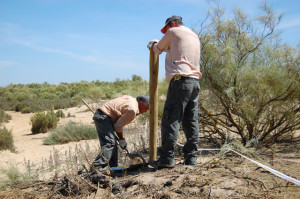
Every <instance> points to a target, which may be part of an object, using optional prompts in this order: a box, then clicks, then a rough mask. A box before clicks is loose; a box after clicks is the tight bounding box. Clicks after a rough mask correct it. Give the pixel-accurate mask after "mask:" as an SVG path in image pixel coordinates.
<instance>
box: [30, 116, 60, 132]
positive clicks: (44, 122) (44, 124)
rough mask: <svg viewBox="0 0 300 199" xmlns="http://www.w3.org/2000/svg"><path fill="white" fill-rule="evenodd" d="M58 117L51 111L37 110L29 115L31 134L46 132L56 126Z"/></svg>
mask: <svg viewBox="0 0 300 199" xmlns="http://www.w3.org/2000/svg"><path fill="white" fill-rule="evenodd" d="M58 121H59V118H58V117H56V115H55V114H54V113H53V111H48V112H47V113H44V112H38V113H36V114H34V115H33V116H31V117H30V124H31V125H32V127H31V132H32V133H33V134H37V133H46V132H47V131H48V130H49V129H53V128H56V126H57V122H58Z"/></svg>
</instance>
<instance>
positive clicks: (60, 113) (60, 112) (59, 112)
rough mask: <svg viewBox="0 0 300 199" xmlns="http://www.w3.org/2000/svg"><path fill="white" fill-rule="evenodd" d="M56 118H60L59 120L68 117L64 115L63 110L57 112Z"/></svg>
mask: <svg viewBox="0 0 300 199" xmlns="http://www.w3.org/2000/svg"><path fill="white" fill-rule="evenodd" d="M55 116H56V117H58V118H65V117H66V115H65V114H64V112H63V111H62V110H58V111H56V113H55Z"/></svg>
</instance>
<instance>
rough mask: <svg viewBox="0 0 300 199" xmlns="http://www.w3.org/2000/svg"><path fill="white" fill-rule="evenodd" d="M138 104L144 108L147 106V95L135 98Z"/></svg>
mask: <svg viewBox="0 0 300 199" xmlns="http://www.w3.org/2000/svg"><path fill="white" fill-rule="evenodd" d="M136 100H137V101H138V102H142V103H143V104H144V105H145V106H147V105H149V101H150V100H149V96H148V95H140V96H138V97H137V98H136Z"/></svg>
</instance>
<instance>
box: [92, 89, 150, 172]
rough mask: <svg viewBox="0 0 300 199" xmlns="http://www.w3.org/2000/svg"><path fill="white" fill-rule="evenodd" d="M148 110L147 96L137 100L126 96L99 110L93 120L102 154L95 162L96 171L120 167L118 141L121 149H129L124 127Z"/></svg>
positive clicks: (108, 103) (107, 103)
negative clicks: (107, 167)
mask: <svg viewBox="0 0 300 199" xmlns="http://www.w3.org/2000/svg"><path fill="white" fill-rule="evenodd" d="M148 110H149V96H146V95H141V96H138V97H137V98H134V97H131V96H129V95H124V96H122V97H119V98H115V99H113V100H110V101H108V102H106V103H105V104H104V105H102V106H101V107H100V108H98V109H97V111H96V113H95V114H94V117H93V120H94V121H95V125H96V129H97V132H98V137H99V141H100V145H101V152H100V153H99V155H98V156H97V157H96V159H95V160H94V162H93V166H94V167H95V169H98V170H101V169H102V168H104V167H106V166H108V165H109V166H110V167H117V166H118V144H117V139H118V140H119V145H120V147H121V148H126V147H127V142H126V140H125V138H124V137H123V126H125V125H127V124H129V123H130V122H131V121H132V120H133V119H134V118H135V117H136V116H137V115H139V114H142V113H145V112H147V111H148ZM114 131H115V132H116V133H117V135H118V137H117V136H116V135H115V133H114Z"/></svg>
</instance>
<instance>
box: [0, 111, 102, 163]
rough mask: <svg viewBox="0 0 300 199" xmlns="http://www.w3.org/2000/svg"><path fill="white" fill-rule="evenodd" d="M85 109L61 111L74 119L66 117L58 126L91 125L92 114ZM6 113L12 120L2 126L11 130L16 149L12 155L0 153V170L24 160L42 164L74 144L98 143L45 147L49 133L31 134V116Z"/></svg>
mask: <svg viewBox="0 0 300 199" xmlns="http://www.w3.org/2000/svg"><path fill="white" fill-rule="evenodd" d="M85 110H86V107H85V106H82V107H74V108H69V109H65V110H63V112H64V113H65V115H67V114H68V113H70V114H71V115H72V116H75V117H68V118H64V119H60V121H59V123H58V126H60V125H63V124H66V123H67V122H69V121H74V122H76V123H83V124H88V125H93V124H92V113H91V112H87V111H85ZM6 113H8V114H10V115H11V116H12V120H10V121H9V122H8V123H5V124H3V125H4V126H5V127H6V128H7V129H9V130H12V134H13V139H14V145H15V148H16V153H12V152H10V151H8V150H6V151H1V152H0V160H1V161H0V168H7V167H9V166H10V165H11V164H13V165H18V166H19V165H20V166H21V165H22V164H23V163H24V160H25V159H26V161H28V160H30V161H31V162H34V163H39V162H42V160H43V159H45V158H49V156H50V154H51V152H52V151H53V150H54V149H56V150H58V151H59V152H61V153H64V152H65V151H68V150H69V149H70V147H71V148H72V149H73V148H75V146H76V144H81V143H82V144H84V143H85V142H88V143H89V145H90V144H91V145H93V146H95V147H96V146H97V145H99V141H98V140H97V139H96V140H90V141H81V142H73V143H68V144H63V145H55V146H47V145H43V138H45V137H47V136H48V135H49V133H44V134H36V135H33V134H31V125H30V123H29V122H30V117H31V116H32V115H33V114H32V113H30V114H22V113H19V112H12V111H7V112H6Z"/></svg>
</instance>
